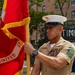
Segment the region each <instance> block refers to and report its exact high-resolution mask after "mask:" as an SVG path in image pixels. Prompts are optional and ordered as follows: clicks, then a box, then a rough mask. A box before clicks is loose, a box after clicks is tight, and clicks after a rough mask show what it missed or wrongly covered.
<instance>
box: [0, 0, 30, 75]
mask: <svg viewBox="0 0 75 75" xmlns="http://www.w3.org/2000/svg"><path fill="white" fill-rule="evenodd" d="M29 22H30V17H29V10H28V0H4V5H3V10H2V22H0V75H21V74H22V68H23V61H24V56H25V53H24V48H23V46H24V42H25V41H26V33H27V31H26V30H27V29H26V28H27V27H26V26H27V25H29Z"/></svg>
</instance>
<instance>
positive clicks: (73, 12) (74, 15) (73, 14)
mask: <svg viewBox="0 0 75 75" xmlns="http://www.w3.org/2000/svg"><path fill="white" fill-rule="evenodd" d="M71 16H72V19H75V11H72V14H71Z"/></svg>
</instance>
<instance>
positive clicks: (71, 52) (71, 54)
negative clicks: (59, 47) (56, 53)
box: [66, 47, 74, 58]
mask: <svg viewBox="0 0 75 75" xmlns="http://www.w3.org/2000/svg"><path fill="white" fill-rule="evenodd" d="M66 54H67V55H68V57H70V58H72V56H73V55H74V48H73V47H69V49H68V51H67V52H66Z"/></svg>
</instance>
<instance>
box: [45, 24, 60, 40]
mask: <svg viewBox="0 0 75 75" xmlns="http://www.w3.org/2000/svg"><path fill="white" fill-rule="evenodd" d="M46 33H47V37H48V39H49V40H53V39H56V38H57V37H59V36H60V34H61V32H60V26H59V25H57V26H46Z"/></svg>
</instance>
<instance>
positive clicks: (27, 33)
mask: <svg viewBox="0 0 75 75" xmlns="http://www.w3.org/2000/svg"><path fill="white" fill-rule="evenodd" d="M29 38H30V35H29V25H28V24H27V25H26V42H29ZM26 63H27V75H30V55H29V54H27V56H26Z"/></svg>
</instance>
